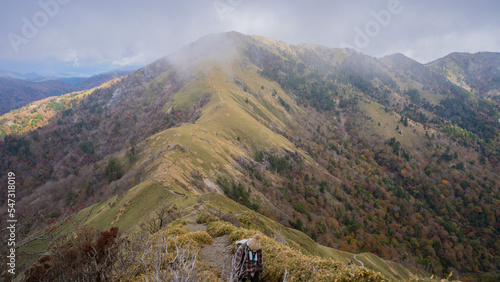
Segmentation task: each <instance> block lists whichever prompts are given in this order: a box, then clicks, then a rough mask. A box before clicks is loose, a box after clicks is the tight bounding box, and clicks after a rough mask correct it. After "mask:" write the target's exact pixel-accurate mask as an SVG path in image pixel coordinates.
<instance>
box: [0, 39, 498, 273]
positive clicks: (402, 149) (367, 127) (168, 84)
mask: <svg viewBox="0 0 500 282" xmlns="http://www.w3.org/2000/svg"><path fill="white" fill-rule="evenodd" d="M220 38H223V39H222V42H220V41H219V40H218V39H220ZM205 39H207V38H205ZM203 40H204V39H202V41H203ZM228 42H229V43H228ZM227 45H231V46H229V49H230V50H231V51H233V50H234V51H235V52H234V53H231V55H232V56H229V58H228V57H224V55H225V54H226V53H227V49H226V48H227V47H228V46H227ZM220 47H221V48H220ZM232 47H236V48H235V49H233V48H232ZM189 48H190V49H189ZM188 49H189V51H187V50H185V51H180V53H177V54H175V55H171V56H167V57H164V58H161V59H159V60H157V61H155V62H154V63H152V64H151V65H148V66H146V67H144V68H141V69H139V70H137V71H136V72H134V73H133V74H130V75H129V76H127V77H126V78H124V79H122V81H120V82H118V83H116V84H113V85H110V86H108V87H103V88H101V89H96V90H95V91H94V92H93V93H92V94H90V95H89V96H87V97H86V98H84V99H83V100H82V101H81V102H79V103H78V104H77V105H75V107H72V108H71V109H70V110H69V111H66V112H64V113H63V112H61V113H59V114H58V115H57V116H55V117H54V119H53V120H52V121H51V122H50V123H49V125H47V126H46V127H44V128H42V129H40V130H37V131H36V132H32V133H29V134H27V135H25V136H24V137H16V136H14V137H9V138H8V139H6V140H5V141H4V142H3V143H1V146H0V147H2V152H3V153H5V156H6V157H5V159H4V160H2V169H6V170H8V169H11V170H15V171H19V170H20V168H19V167H16V165H17V166H19V165H23V166H24V165H25V163H26V162H28V160H29V162H32V163H35V164H36V163H38V162H41V161H42V160H43V159H47V158H46V157H42V156H38V154H37V153H36V150H35V148H44V149H43V154H45V155H46V156H51V157H50V159H49V161H48V163H49V164H50V165H49V168H50V169H49V170H48V171H42V170H40V169H37V168H36V166H35V167H30V166H28V167H30V169H31V170H32V171H33V172H34V173H38V175H39V177H38V178H37V179H34V178H29V177H26V174H25V175H22V174H20V175H21V176H20V178H19V181H20V183H22V186H25V187H30V188H31V189H33V190H32V191H31V193H30V192H29V191H23V192H20V197H23V200H22V201H21V203H22V204H24V205H26V206H28V207H30V208H32V209H34V210H37V209H43V206H44V202H47V201H50V202H52V203H53V204H54V206H58V207H65V206H71V205H75V204H76V203H87V204H93V203H96V202H98V201H99V200H105V199H108V198H111V197H115V196H116V195H122V196H123V195H124V194H126V193H127V191H130V189H134V188H133V187H136V186H138V185H141V184H142V183H146V181H154V182H155V183H158V185H160V186H159V187H163V188H164V189H167V190H172V191H176V192H179V193H183V194H188V195H195V196H196V195H203V194H206V193H217V194H219V195H221V196H222V195H225V196H226V197H228V198H229V199H232V200H234V201H236V202H239V203H240V204H242V205H244V206H246V207H248V208H251V209H253V210H257V211H259V212H260V213H261V214H262V215H264V216H267V217H269V218H270V219H272V220H275V221H276V222H279V223H281V224H283V225H285V226H290V227H292V228H295V229H297V230H300V231H303V232H304V233H306V234H307V235H308V236H310V237H311V238H313V239H314V240H315V241H317V242H321V243H322V244H324V245H327V246H331V247H334V248H337V249H340V250H342V251H350V252H358V251H369V252H372V253H375V254H377V255H379V256H380V257H383V258H392V259H393V260H395V261H398V262H406V263H410V262H411V261H412V262H413V263H414V264H415V265H416V263H418V264H419V265H420V267H424V268H426V270H427V271H430V272H434V273H436V274H437V275H443V276H445V275H446V276H447V275H449V274H450V273H451V272H454V273H457V272H456V271H455V270H456V269H459V271H460V272H463V273H466V274H468V275H472V276H473V275H475V274H473V273H477V272H479V271H480V272H483V274H484V275H486V274H487V273H488V272H489V271H491V272H493V273H495V272H496V271H497V270H496V269H495V266H494V262H493V258H492V254H494V253H495V251H496V248H497V247H495V245H494V243H492V242H494V241H495V239H496V238H498V230H497V229H498V228H496V227H495V226H496V225H495V219H494V217H495V212H494V211H493V210H491V207H492V206H494V205H495V204H496V203H498V183H500V182H497V180H498V176H496V175H495V173H494V172H495V171H496V169H497V168H498V159H497V156H498V154H497V153H495V148H498V147H497V146H498V143H497V142H498V131H496V129H495V128H494V126H493V124H494V123H492V122H493V121H491V120H490V119H489V117H488V116H487V115H486V114H485V113H488V114H489V115H492V116H495V115H498V111H497V112H495V108H494V106H495V104H490V103H493V102H488V101H484V102H481V103H479V102H478V103H477V104H474V103H472V102H471V103H468V101H474V99H477V101H482V100H481V98H480V97H475V95H471V93H470V92H468V91H467V90H465V89H462V88H457V87H458V86H456V85H454V84H453V83H451V82H449V81H448V80H447V79H446V78H444V77H443V76H441V75H439V74H437V73H435V72H432V70H429V69H428V68H426V67H425V66H423V65H416V64H418V62H411V61H410V62H411V65H410V66H408V65H405V64H399V65H398V64H396V67H394V66H393V65H391V64H389V63H387V62H386V63H384V61H388V60H390V59H393V58H391V57H389V58H386V59H376V58H372V57H368V56H365V55H362V54H358V53H355V52H350V51H349V50H345V49H342V50H335V49H334V50H332V49H328V48H325V47H315V46H304V45H300V46H292V45H287V44H285V43H282V42H278V41H274V40H272V39H263V38H259V37H257V38H256V37H248V36H244V35H242V34H238V33H229V34H222V35H216V36H215V37H209V38H208V40H207V41H204V42H197V43H194V45H192V46H191V47H188ZM200 49H201V50H200ZM193 51H194V52H195V53H196V54H195V55H194V56H193V57H188V58H185V57H186V56H183V55H185V54H190V53H191V52H193ZM198 51H201V52H199V53H198ZM183 52H184V54H183ZM197 55H199V56H197ZM176 56H177V58H175V59H174V60H173V62H171V61H169V58H173V57H176ZM396 59H398V58H396ZM399 59H403V60H405V61H408V60H406V59H405V58H403V57H399ZM190 60H191V61H190ZM184 63H185V64H184ZM396 63H397V62H396ZM412 65H415V69H413V67H412ZM472 94H473V93H472ZM463 97H468V99H470V100H466V99H461V100H463V102H464V103H459V102H460V101H461V100H460V98H463ZM447 105H454V106H455V107H457V109H458V110H453V108H451V107H447ZM460 109H462V110H460ZM458 112H460V113H461V114H464V115H462V116H461V115H458V114H457V113H458ZM465 114H467V115H465ZM124 124H126V126H124ZM473 124H480V125H482V126H483V127H477V126H476V127H474V126H473ZM23 140H24V141H23ZM48 140H57V141H56V142H52V143H49V142H48ZM13 156H17V157H19V160H18V163H17V164H13V163H12V162H10V163H9V162H8V160H9V159H11V158H13ZM113 160H114V161H113ZM117 164H118V165H117ZM118 168H120V169H118ZM49 180H52V181H49ZM37 181H38V182H37ZM67 187H70V188H67ZM482 190H483V191H489V192H480V191H482ZM46 191H51V193H46ZM465 191H467V192H465ZM166 193H167V194H168V192H166ZM466 193H467V194H466ZM466 195H467V196H466ZM468 197H469V198H470V199H468ZM460 201H462V202H463V201H467V202H468V203H471V205H469V204H467V205H465V204H460V205H456V206H455V204H456V203H460ZM110 204H111V202H110ZM454 206H455V207H454ZM101 207H102V208H104V206H101ZM476 207H477V208H480V210H478V209H477V208H476ZM124 210H125V211H126V210H127V208H126V207H125V204H124ZM115 216H116V215H115ZM131 216H133V215H131V214H126V213H124V214H123V215H121V216H119V217H117V218H118V221H116V222H117V225H120V222H125V221H130V218H128V219H127V217H131ZM136 216H137V215H136ZM110 217H113V215H112V214H109V215H108V217H106V219H103V220H104V221H101V222H105V224H106V225H107V224H110V225H108V226H111V225H112V224H111V220H109V221H108V219H110ZM405 218H407V219H408V220H407V221H406V220H404V219H405ZM113 219H114V218H113ZM121 220H123V221H121ZM417 226H419V227H417ZM122 227H123V226H122ZM468 229H473V230H474V233H473V234H472V233H466V232H465V230H468ZM488 230H490V231H491V232H490V231H488ZM488 232H490V233H488ZM478 238H481V239H478ZM472 244H476V246H481V247H480V248H477V249H475V250H469V247H470V246H471V245H472ZM457 250H459V251H457ZM473 252H476V253H473ZM481 254H482V255H484V256H485V259H484V260H483V259H481V260H478V259H477V256H476V255H479V257H480V256H481ZM457 257H462V259H463V261H460V260H458V259H457ZM463 262H465V263H466V264H467V265H464V263H463Z"/></svg>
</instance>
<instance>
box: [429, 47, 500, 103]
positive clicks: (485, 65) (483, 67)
mask: <svg viewBox="0 0 500 282" xmlns="http://www.w3.org/2000/svg"><path fill="white" fill-rule="evenodd" d="M499 64H500V54H499V53H492V52H480V53H476V54H469V53H452V54H450V55H448V56H446V57H444V58H441V59H438V60H436V61H434V62H431V63H429V64H427V65H428V66H429V67H430V68H431V69H433V70H435V71H436V72H438V73H441V74H442V75H444V76H445V77H446V78H448V79H449V80H450V81H451V82H453V83H455V84H457V85H459V86H462V87H464V88H466V89H467V90H469V91H473V92H476V93H478V95H481V96H483V97H486V96H490V97H496V96H498V94H499V93H500V92H499V89H500V69H499V67H498V66H499Z"/></svg>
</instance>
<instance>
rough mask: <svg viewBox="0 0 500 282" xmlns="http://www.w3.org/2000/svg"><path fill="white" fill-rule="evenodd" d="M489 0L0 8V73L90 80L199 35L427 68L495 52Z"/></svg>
mask: <svg viewBox="0 0 500 282" xmlns="http://www.w3.org/2000/svg"><path fill="white" fill-rule="evenodd" d="M499 5H500V4H499V3H498V1H488V0H483V1H479V2H477V1H476V2H471V1H451V0H446V1H410V0H383V1H367V0H362V1H350V2H346V1H315V2H303V1H296V0H295V1H284V0H278V1H271V2H269V1H247V0H211V1H193V0H191V1H157V0H147V1H142V2H140V3H139V2H137V1H130V0H126V1H117V0H110V1H95V0H92V1H74V0H73V1H62V0H42V1H28V2H25V1H23V2H20V1H2V3H0V18H1V19H2V24H1V25H0V34H2V35H3V36H1V37H0V64H1V68H2V69H6V70H9V71H16V72H21V73H29V72H32V71H35V72H39V73H41V74H43V75H47V72H55V71H59V72H79V73H80V74H85V75H93V74H97V73H102V72H105V71H110V70H113V69H117V68H119V67H122V66H127V65H134V66H139V65H146V64H148V63H150V62H152V61H154V60H155V59H156V58H158V57H161V56H164V55H165V54H169V53H171V52H173V51H174V50H177V49H179V48H180V47H181V46H183V45H186V44H188V43H190V42H192V41H194V40H196V39H198V38H200V37H201V36H203V35H205V34H210V33H216V32H223V31H230V30H235V31H238V32H242V33H244V34H250V35H252V34H255V35H261V36H267V37H271V38H275V39H278V40H282V41H285V42H288V43H291V44H301V43H309V44H320V45H324V46H328V47H351V48H355V49H357V50H358V51H360V52H362V53H364V54H368V55H371V56H375V57H381V56H384V55H389V54H392V53H396V52H401V53H403V54H405V55H406V56H408V57H410V58H413V59H415V60H417V61H419V62H421V63H427V62H430V61H432V60H435V59H438V58H440V57H443V56H446V55H448V54H449V53H451V52H457V51H458V52H472V53H475V52H478V51H496V52H498V51H500V38H499V37H498V36H497V31H498V29H499V27H500V19H499V17H498V16H497V11H498V10H499V9H500V7H499Z"/></svg>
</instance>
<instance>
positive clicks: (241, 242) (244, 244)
mask: <svg viewBox="0 0 500 282" xmlns="http://www.w3.org/2000/svg"><path fill="white" fill-rule="evenodd" d="M248 241H250V239H243V240H239V241H236V242H235V243H234V245H235V247H236V250H238V249H239V248H240V247H243V248H244V249H243V256H241V258H235V260H234V262H233V263H236V260H237V259H239V262H240V263H239V266H240V268H239V270H238V271H237V272H236V273H234V274H236V275H241V273H240V272H241V268H242V267H243V261H244V260H245V256H246V253H247V250H246V249H247V242H248ZM234 270H235V269H234V265H233V271H234ZM238 278H239V277H238Z"/></svg>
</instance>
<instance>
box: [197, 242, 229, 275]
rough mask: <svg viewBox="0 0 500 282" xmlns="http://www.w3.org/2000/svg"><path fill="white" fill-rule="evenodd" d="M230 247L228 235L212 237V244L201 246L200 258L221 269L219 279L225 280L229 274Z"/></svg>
mask: <svg viewBox="0 0 500 282" xmlns="http://www.w3.org/2000/svg"><path fill="white" fill-rule="evenodd" d="M231 247H232V246H231V241H229V235H224V236H222V237H217V238H214V243H213V244H212V245H203V246H202V247H201V253H200V258H201V259H202V260H203V261H205V262H207V263H208V264H210V265H211V266H213V267H216V268H217V269H219V270H220V271H221V273H222V276H223V277H222V279H221V281H227V280H228V278H229V275H230V274H231V267H232V255H233V254H232V250H231Z"/></svg>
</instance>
